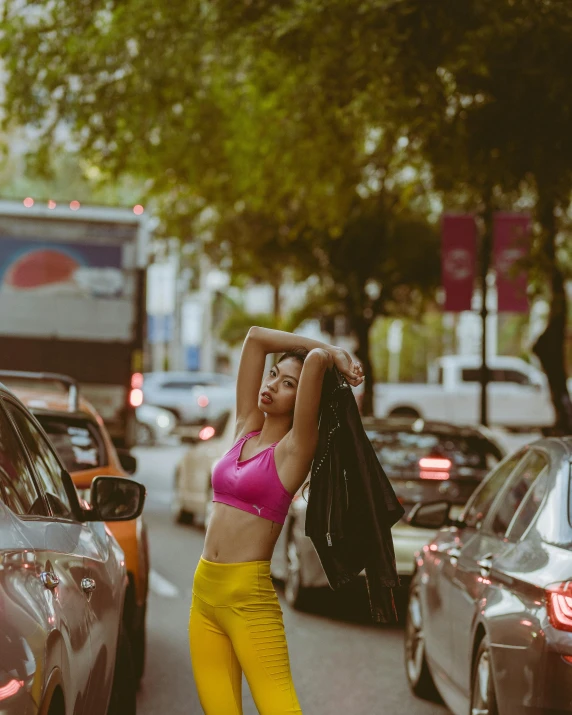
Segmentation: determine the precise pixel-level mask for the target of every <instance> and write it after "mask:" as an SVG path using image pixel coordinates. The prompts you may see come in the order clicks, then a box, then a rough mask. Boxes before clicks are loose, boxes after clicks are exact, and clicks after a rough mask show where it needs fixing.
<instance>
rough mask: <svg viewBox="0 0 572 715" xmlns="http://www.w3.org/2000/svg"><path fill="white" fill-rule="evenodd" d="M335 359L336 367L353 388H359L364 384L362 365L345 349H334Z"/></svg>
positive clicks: (332, 352)
mask: <svg viewBox="0 0 572 715" xmlns="http://www.w3.org/2000/svg"><path fill="white" fill-rule="evenodd" d="M331 354H332V356H333V358H334V365H335V366H336V367H337V368H338V370H339V371H340V372H341V373H342V375H343V376H344V377H345V378H346V380H347V381H348V382H349V383H350V385H351V386H352V387H357V386H358V385H361V383H362V382H363V367H362V366H361V363H360V362H358V361H357V360H354V359H353V358H352V356H351V355H350V354H349V353H348V352H347V351H346V350H344V349H343V348H334V349H333V350H332V351H331Z"/></svg>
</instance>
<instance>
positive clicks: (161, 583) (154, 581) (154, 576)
mask: <svg viewBox="0 0 572 715" xmlns="http://www.w3.org/2000/svg"><path fill="white" fill-rule="evenodd" d="M149 588H150V589H151V591H153V593H155V594H156V595H157V596H163V597H164V598H178V597H179V596H180V593H179V589H178V588H177V587H176V586H175V584H173V583H171V582H170V581H167V579H166V578H164V577H163V576H161V574H160V573H157V572H156V571H154V570H153V569H151V570H150V571H149Z"/></svg>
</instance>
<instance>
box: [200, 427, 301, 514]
mask: <svg viewBox="0 0 572 715" xmlns="http://www.w3.org/2000/svg"><path fill="white" fill-rule="evenodd" d="M255 434H260V432H249V433H248V434H245V435H244V437H241V438H240V439H239V440H238V442H237V443H236V444H235V445H234V447H232V448H231V449H229V451H228V452H227V453H226V454H225V455H224V456H223V457H221V458H220V459H219V461H218V462H217V463H216V465H215V467H214V469H213V473H212V485H213V501H217V502H222V503H223V504H228V505H229V506H234V507H236V508H237V509H241V510H242V511H247V512H249V513H250V514H254V515H255V516H260V517H262V518H263V519H269V520H270V521H275V522H276V523H278V524H283V523H284V522H285V520H286V515H287V513H288V508H289V507H290V502H291V501H292V496H291V494H290V492H289V491H288V490H287V489H286V487H285V486H284V485H283V484H282V482H281V481H280V477H279V476H278V471H277V470H276V462H275V461H274V447H276V445H277V444H278V442H275V443H274V444H271V445H270V447H267V448H266V449H264V450H262V452H259V453H258V454H255V455H254V457H250V459H244V460H243V461H242V462H239V461H238V460H239V457H240V452H241V450H242V445H243V444H244V443H245V442H246V440H247V439H249V438H250V437H252V436H253V435H255Z"/></svg>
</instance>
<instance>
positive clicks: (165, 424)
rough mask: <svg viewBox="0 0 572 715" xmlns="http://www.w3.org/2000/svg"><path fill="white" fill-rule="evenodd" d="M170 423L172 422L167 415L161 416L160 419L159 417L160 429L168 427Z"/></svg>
mask: <svg viewBox="0 0 572 715" xmlns="http://www.w3.org/2000/svg"><path fill="white" fill-rule="evenodd" d="M170 421H171V420H170V419H169V418H168V417H167V415H159V417H157V424H158V425H159V427H168V426H169V423H170Z"/></svg>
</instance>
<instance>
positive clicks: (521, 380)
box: [504, 370, 530, 385]
mask: <svg viewBox="0 0 572 715" xmlns="http://www.w3.org/2000/svg"><path fill="white" fill-rule="evenodd" d="M504 379H505V382H516V383H517V384H518V385H530V379H529V377H528V375H525V374H524V372H520V370H504Z"/></svg>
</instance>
